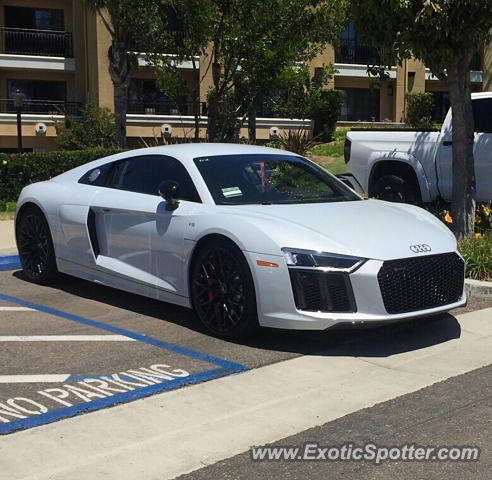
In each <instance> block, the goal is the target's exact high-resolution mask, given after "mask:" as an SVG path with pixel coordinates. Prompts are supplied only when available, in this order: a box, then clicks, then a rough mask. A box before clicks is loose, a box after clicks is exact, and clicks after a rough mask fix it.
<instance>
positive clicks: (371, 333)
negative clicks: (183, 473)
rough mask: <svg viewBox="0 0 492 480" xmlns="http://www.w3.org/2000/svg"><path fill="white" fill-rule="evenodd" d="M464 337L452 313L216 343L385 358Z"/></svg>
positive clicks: (98, 288) (138, 307)
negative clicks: (395, 321) (379, 323)
mask: <svg viewBox="0 0 492 480" xmlns="http://www.w3.org/2000/svg"><path fill="white" fill-rule="evenodd" d="M13 275H14V277H16V278H18V279H21V280H23V281H25V279H24V277H23V275H22V272H20V271H18V272H15V273H13ZM54 287H55V288H56V289H59V290H62V291H64V292H67V293H69V294H71V295H75V296H78V297H81V298H85V299H89V300H94V301H97V302H101V303H104V304H107V305H109V306H114V307H117V308H122V309H125V310H128V311H131V312H135V313H137V314H140V315H144V316H148V317H153V318H157V319H160V320H163V321H166V322H171V323H173V324H175V325H178V326H180V327H184V328H187V329H190V330H193V331H195V332H197V334H201V335H204V336H207V337H208V334H207V333H206V332H204V330H203V328H202V327H201V325H200V324H199V322H198V320H197V319H196V317H195V315H194V313H193V312H192V311H191V310H190V309H187V308H183V307H178V306H176V305H172V304H169V303H165V302H160V301H157V300H152V299H149V298H146V297H142V296H139V295H135V294H131V293H127V292H123V291H120V290H116V289H114V288H111V287H106V286H103V285H98V284H95V283H91V282H88V281H85V280H80V279H77V278H75V277H70V276H68V275H63V276H62V277H61V279H60V280H59V281H58V282H57V283H56V285H54ZM50 306H53V305H50ZM53 307H54V308H58V307H56V306H53ZM60 309H62V308H60ZM72 313H77V312H72ZM460 336H461V327H460V324H459V323H458V321H457V320H456V318H455V317H453V316H452V315H450V314H443V315H439V316H434V317H425V318H420V319H415V320H411V321H407V322H404V323H393V324H389V325H384V326H378V327H372V328H369V327H366V326H364V327H360V326H347V327H343V328H337V329H332V330H326V331H292V330H277V329H267V328H264V329H261V330H260V332H259V333H258V334H257V335H256V336H255V337H252V338H247V339H243V340H240V341H225V340H217V339H213V340H214V342H213V343H215V342H219V344H220V343H222V344H224V343H227V344H229V346H233V345H234V344H236V345H238V346H243V347H250V348H253V349H257V350H268V351H276V352H287V353H292V354H297V355H306V354H310V355H323V356H352V357H387V356H390V355H394V354H397V353H402V352H409V351H414V350H419V349H422V348H426V347H430V346H432V345H437V344H441V343H445V342H448V341H450V340H453V339H456V338H459V337H460Z"/></svg>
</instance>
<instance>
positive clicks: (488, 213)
mask: <svg viewBox="0 0 492 480" xmlns="http://www.w3.org/2000/svg"><path fill="white" fill-rule="evenodd" d="M482 212H483V213H484V215H485V216H486V217H488V216H489V215H490V213H491V212H492V209H491V208H490V207H488V206H487V205H483V206H482Z"/></svg>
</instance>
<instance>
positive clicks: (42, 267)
mask: <svg viewBox="0 0 492 480" xmlns="http://www.w3.org/2000/svg"><path fill="white" fill-rule="evenodd" d="M16 235H17V248H18V249H19V258H20V263H21V265H22V270H23V272H24V275H25V276H26V277H27V279H28V280H30V281H31V282H34V283H40V284H46V283H50V282H52V281H53V280H54V279H55V277H56V275H57V273H58V270H57V268H56V259H55V252H54V249H53V241H52V239H51V232H50V228H49V225H48V222H47V221H46V219H45V217H44V215H43V213H42V212H41V211H40V210H39V209H37V208H35V207H32V208H29V209H28V210H26V211H24V212H23V213H22V214H21V217H20V219H19V221H18V224H17V228H16Z"/></svg>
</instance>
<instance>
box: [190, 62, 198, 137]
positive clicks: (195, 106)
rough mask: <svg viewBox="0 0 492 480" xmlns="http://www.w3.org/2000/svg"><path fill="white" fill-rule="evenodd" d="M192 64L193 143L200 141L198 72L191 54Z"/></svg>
mask: <svg viewBox="0 0 492 480" xmlns="http://www.w3.org/2000/svg"><path fill="white" fill-rule="evenodd" d="M191 64H192V66H193V93H192V95H193V115H194V116H195V138H194V141H195V143H198V142H199V141H200V73H199V72H198V71H197V68H196V62H195V57H194V56H193V55H192V56H191Z"/></svg>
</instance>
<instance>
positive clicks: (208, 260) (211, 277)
mask: <svg viewBox="0 0 492 480" xmlns="http://www.w3.org/2000/svg"><path fill="white" fill-rule="evenodd" d="M190 288H191V299H192V304H193V307H194V309H195V312H196V314H197V316H198V318H199V319H200V321H201V323H202V324H203V325H204V326H205V328H206V329H207V330H208V331H210V332H211V333H212V334H213V335H216V336H218V337H222V338H239V337H244V336H246V335H247V334H250V333H252V332H253V331H254V330H255V329H256V327H257V326H258V316H257V311H256V299H255V291H254V285H253V279H252V276H251V272H250V270H249V266H248V264H247V262H246V259H245V258H244V256H243V254H242V252H241V251H240V250H239V249H238V248H237V247H236V246H235V245H234V244H232V243H231V242H227V241H226V240H222V239H220V240H215V241H214V242H210V243H208V244H206V245H205V246H204V247H203V248H201V249H200V251H199V252H198V254H197V256H196V258H195V261H194V262H193V266H192V270H191V276H190Z"/></svg>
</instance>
